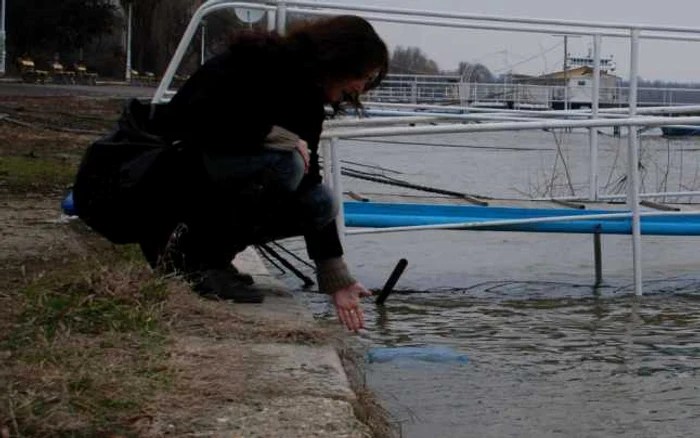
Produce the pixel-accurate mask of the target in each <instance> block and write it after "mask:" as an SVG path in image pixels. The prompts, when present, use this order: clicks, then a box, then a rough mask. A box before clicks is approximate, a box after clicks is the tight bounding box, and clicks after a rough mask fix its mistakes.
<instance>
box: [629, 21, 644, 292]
mask: <svg viewBox="0 0 700 438" xmlns="http://www.w3.org/2000/svg"><path fill="white" fill-rule="evenodd" d="M630 46H631V47H630V52H631V53H630V95H629V117H630V118H631V119H634V118H635V116H636V115H637V86H638V82H637V80H638V72H639V29H632V31H631V32H630ZM628 142H629V147H628V149H627V151H628V158H627V160H628V163H627V164H628V173H627V176H628V179H627V181H628V183H629V187H628V188H629V191H628V194H629V196H628V198H627V204H628V207H629V208H630V209H631V210H632V264H633V268H634V293H635V295H642V262H641V256H642V238H641V221H640V217H639V167H638V165H639V142H638V140H637V127H636V126H635V125H630V127H629V139H628Z"/></svg>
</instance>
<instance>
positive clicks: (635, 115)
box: [153, 0, 700, 295]
mask: <svg viewBox="0 0 700 438" xmlns="http://www.w3.org/2000/svg"><path fill="white" fill-rule="evenodd" d="M236 7H239V8H251V9H262V10H265V11H266V12H267V24H268V28H269V29H275V30H277V31H278V32H279V33H282V34H284V32H285V30H286V23H287V14H290V13H302V14H306V15H309V16H333V15H338V14H340V13H354V14H357V15H360V16H363V17H364V18H366V19H368V20H370V21H377V22H389V23H401V24H405V25H421V26H432V27H443V28H453V29H472V30H474V29H477V30H482V31H505V32H526V33H535V34H538V33H539V34H547V35H552V34H567V35H581V36H587V37H590V38H591V41H592V43H593V53H592V56H593V60H594V71H593V75H592V80H591V81H590V87H589V88H588V89H589V90H590V91H589V96H590V109H589V110H588V111H587V112H581V111H578V112H577V111H576V110H575V109H572V108H571V107H569V106H568V105H567V103H568V102H569V100H568V99H569V97H570V92H571V90H570V88H569V86H568V85H565V87H564V103H565V105H564V109H563V111H555V112H552V111H534V110H524V109H515V108H512V109H511V108H502V109H501V108H496V109H493V108H490V109H485V110H486V111H485V112H478V111H477V112H475V111H474V108H470V107H463V106H460V107H461V108H462V109H463V110H464V111H468V112H470V114H465V115H464V116H465V117H471V118H472V119H473V120H476V119H479V118H480V119H481V120H478V121H479V123H468V124H465V123H464V122H465V120H464V119H462V120H457V122H458V123H454V120H455V118H457V117H456V116H455V114H445V108H444V107H443V109H442V111H433V112H431V113H430V115H429V116H427V115H425V114H422V115H420V116H421V117H429V120H430V124H419V123H416V122H415V121H413V122H407V123H410V125H412V126H396V123H404V121H403V120H401V121H398V119H399V117H387V119H392V120H391V124H390V126H366V125H367V123H366V122H364V121H362V120H359V121H356V122H355V125H356V126H348V125H347V124H346V125H345V126H337V125H336V126H332V125H329V127H328V128H327V129H326V130H325V131H324V133H323V142H322V146H321V149H322V155H323V162H324V167H323V172H324V179H325V181H327V182H329V183H330V185H331V186H332V187H333V190H334V192H335V195H336V196H337V197H338V199H342V195H343V187H342V181H341V167H340V151H339V143H340V141H341V139H347V138H359V137H376V136H395V135H431V134H446V133H462V134H466V133H477V132H495V131H499V132H503V131H516V130H532V129H537V130H541V129H546V130H555V129H578V128H583V129H587V130H588V132H589V139H590V140H589V145H590V167H589V196H588V199H589V200H592V201H598V200H599V199H600V195H601V194H600V193H599V182H598V129H599V128H601V127H613V128H617V129H620V128H625V129H626V130H627V132H628V135H627V140H628V147H627V163H628V164H627V174H626V178H627V182H628V188H629V190H628V194H627V196H626V200H627V206H628V208H629V210H630V211H629V212H625V213H623V214H625V215H628V216H629V217H631V232H630V234H631V235H632V249H633V257H632V259H633V270H634V284H635V294H637V295H641V293H642V282H641V258H640V257H641V227H640V217H641V212H640V193H639V192H640V191H639V187H640V182H639V169H638V165H637V164H638V162H639V139H638V135H637V134H638V132H639V131H640V130H641V129H646V128H649V127H655V126H665V125H686V124H687V125H700V117H691V116H680V117H675V118H672V119H671V118H669V117H666V116H665V115H668V114H673V111H674V109H673V108H671V106H668V107H664V111H662V112H659V113H654V114H653V115H645V114H644V113H643V112H642V110H643V108H639V107H640V104H643V101H642V100H641V99H640V96H641V93H640V88H639V84H638V80H639V66H640V42H641V41H642V40H643V39H650V40H666V41H694V42H697V41H700V28H695V27H679V26H665V25H652V24H635V23H613V22H586V21H580V20H558V19H535V18H522V17H507V16H496V15H484V14H470V13H460V12H455V11H428V10H416V9H406V8H389V7H382V6H367V5H355V4H341V3H329V2H323V1H305V0H293V1H287V0H278V1H269V2H260V3H251V2H238V1H231V0H209V1H207V2H205V3H204V4H202V5H201V6H200V7H199V8H198V9H197V10H196V11H195V13H194V15H193V17H192V19H191V21H190V23H189V24H188V26H187V29H186V30H185V33H184V35H183V37H182V39H181V41H180V43H179V45H178V47H177V49H176V51H175V54H174V55H173V58H172V60H171V62H170V64H169V65H168V68H167V70H166V72H165V74H164V75H163V78H162V81H161V83H160V84H159V86H158V88H157V90H156V93H155V95H154V97H153V102H154V103H159V102H163V101H165V100H167V99H168V96H167V93H168V91H169V87H170V85H171V83H172V81H173V78H174V76H175V74H176V73H177V69H178V66H179V65H180V63H181V62H182V59H183V57H184V54H185V52H186V50H187V48H188V46H189V45H190V44H191V42H192V39H193V37H194V35H195V33H196V31H197V29H198V26H199V24H200V22H201V20H202V19H203V18H204V17H205V16H206V15H207V14H210V13H213V12H215V11H217V10H221V9H227V8H236ZM603 38H615V39H624V40H627V41H628V42H629V45H630V57H629V85H628V87H627V90H628V91H627V95H626V98H625V104H626V108H622V110H623V111H622V112H608V111H606V110H604V109H601V108H600V107H601V105H600V104H601V99H600V97H601V88H602V87H601V85H602V84H601V74H600V60H601V46H602V40H603ZM618 67H619V66H618ZM496 87H498V85H496ZM496 89H497V88H496ZM392 93H398V91H392ZM442 93H443V92H442V91H441V92H439V93H438V92H434V93H433V94H430V93H429V94H428V97H430V98H437V97H438V95H441V94H442ZM521 93H525V91H521ZM618 93H621V92H619V91H618ZM413 95H414V96H416V97H417V96H419V95H420V93H418V91H417V90H415V91H414V92H413ZM618 95H619V96H622V94H618ZM548 98H550V97H549V96H548ZM415 100H417V99H414V101H415ZM540 100H544V99H543V98H540ZM386 104H387V105H390V104H391V103H386ZM418 108H420V105H417V102H416V104H414V105H413V106H412V109H413V110H414V111H415V110H416V109H418ZM679 108H680V110H679V111H678V112H679V113H681V114H692V113H700V111H697V107H695V109H692V110H690V109H689V108H686V107H684V106H681V107H679ZM474 116H477V117H474ZM513 118H516V119H517V120H513ZM533 119H535V120H533ZM436 121H439V122H440V123H437V124H436ZM387 125H389V121H387ZM341 205H342V203H341ZM658 214H659V215H663V214H671V213H669V212H659V213H658ZM602 216H605V215H602ZM531 220H532V221H533V222H538V221H541V222H545V221H557V220H564V219H562V218H551V217H550V218H536V219H531ZM337 223H338V225H339V228H340V230H339V231H340V235H341V238H344V236H345V235H346V230H345V228H344V212H343V209H342V208H341V209H340V213H339V218H338V220H337ZM450 225H451V226H452V227H457V228H465V227H466V226H467V225H468V224H442V225H433V226H429V227H428V226H424V227H420V228H413V227H399V228H395V229H394V230H392V229H390V228H389V229H384V230H382V232H390V231H407V230H410V229H413V230H415V229H428V228H436V229H440V228H447V227H449V226H450ZM373 232H378V231H373Z"/></svg>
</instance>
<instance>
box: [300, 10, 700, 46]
mask: <svg viewBox="0 0 700 438" xmlns="http://www.w3.org/2000/svg"><path fill="white" fill-rule="evenodd" d="M287 3H291V2H287ZM332 9H338V8H330V9H328V10H323V9H307V8H304V7H293V6H288V7H287V11H288V12H298V13H302V14H307V15H318V16H328V17H332V16H336V15H338V13H337V12H336V11H334V10H332ZM350 9H353V10H359V9H362V8H358V9H355V8H350ZM398 15H399V16H392V15H385V14H379V15H377V14H366V13H365V14H362V17H363V18H365V19H367V20H370V21H383V22H386V23H402V24H418V25H428V26H437V27H451V28H463V29H479V30H491V31H506V32H525V33H543V34H553V33H561V32H562V31H563V30H562V29H561V28H558V27H523V26H513V25H507V24H502V25H494V24H473V23H465V22H463V21H457V20H455V19H454V17H449V18H450V19H447V20H440V19H431V20H426V19H425V18H408V17H401V16H400V15H407V14H398ZM427 16H429V17H432V16H430V15H427ZM504 22H506V23H508V22H509V21H507V20H505V21H504ZM539 24H542V23H539ZM632 26H633V25H627V26H623V27H621V28H620V29H625V30H629V29H630V28H631V27H632ZM565 31H566V33H567V34H568V35H579V36H589V35H591V34H593V33H594V32H600V30H599V29H595V28H594V27H591V29H590V30H573V29H566V30H565ZM693 33H700V29H698V30H697V31H695V32H693ZM600 35H602V36H605V37H610V38H629V33H627V32H600ZM643 38H644V39H659V40H670V41H700V37H692V36H673V35H664V34H645V35H644V36H643Z"/></svg>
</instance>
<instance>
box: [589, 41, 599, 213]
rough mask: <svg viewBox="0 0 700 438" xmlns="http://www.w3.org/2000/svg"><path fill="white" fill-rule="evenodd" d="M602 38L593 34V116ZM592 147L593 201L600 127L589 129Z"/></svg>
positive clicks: (595, 105) (595, 111)
mask: <svg viewBox="0 0 700 438" xmlns="http://www.w3.org/2000/svg"><path fill="white" fill-rule="evenodd" d="M601 41H602V38H601V36H600V34H597V35H593V62H594V65H593V84H592V85H591V86H592V91H591V118H592V119H595V118H597V117H598V107H599V106H600V45H601ZM589 140H590V149H591V169H590V171H591V173H590V176H589V189H590V199H591V201H597V200H598V128H591V130H590V131H589Z"/></svg>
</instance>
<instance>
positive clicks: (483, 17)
mask: <svg viewBox="0 0 700 438" xmlns="http://www.w3.org/2000/svg"><path fill="white" fill-rule="evenodd" d="M287 3H288V4H290V5H297V6H307V7H311V8H328V9H337V10H352V11H366V12H379V13H391V14H401V15H414V16H416V15H417V16H423V17H437V18H454V19H460V20H475V21H495V22H504V23H521V24H548V25H554V26H563V27H566V28H571V27H584V28H599V29H625V30H629V29H630V28H637V29H640V30H646V31H656V32H677V33H700V28H696V27H680V26H659V25H651V24H631V23H630V24H627V23H614V22H603V21H601V22H592V23H591V22H585V21H578V20H561V19H543V18H523V17H508V16H498V15H487V14H468V13H462V12H455V11H449V12H436V11H428V10H418V9H402V8H390V7H380V6H364V5H343V4H338V3H329V2H327V3H324V2H316V1H313V2H311V1H304V0H289V1H287ZM567 33H569V32H568V31H567Z"/></svg>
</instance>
